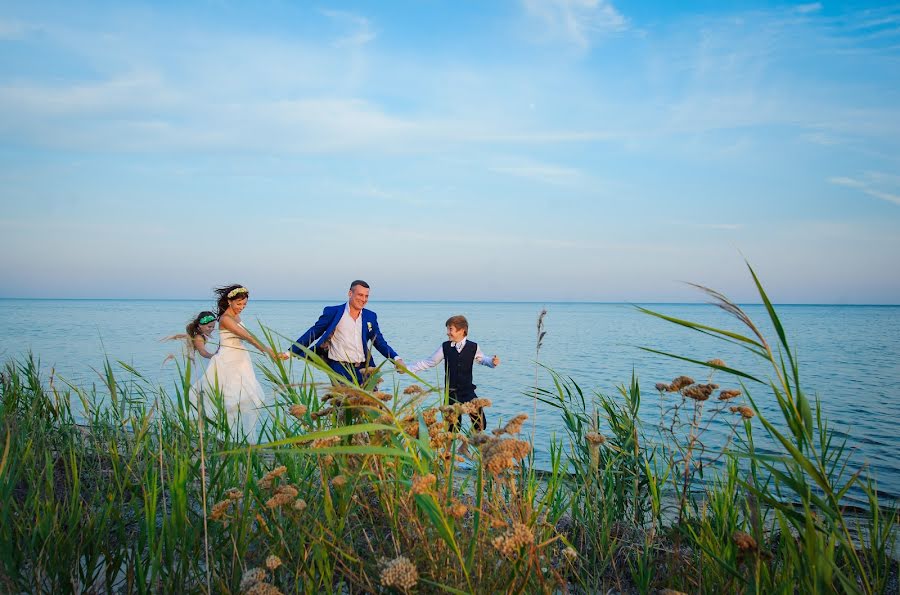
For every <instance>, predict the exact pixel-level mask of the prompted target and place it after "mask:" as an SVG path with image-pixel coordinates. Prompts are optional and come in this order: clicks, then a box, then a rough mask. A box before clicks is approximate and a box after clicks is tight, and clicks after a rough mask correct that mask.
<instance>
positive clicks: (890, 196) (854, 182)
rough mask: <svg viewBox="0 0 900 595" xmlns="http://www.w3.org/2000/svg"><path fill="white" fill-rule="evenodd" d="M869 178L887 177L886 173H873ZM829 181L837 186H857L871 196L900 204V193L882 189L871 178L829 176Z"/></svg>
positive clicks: (856, 187)
mask: <svg viewBox="0 0 900 595" xmlns="http://www.w3.org/2000/svg"><path fill="white" fill-rule="evenodd" d="M868 177H869V178H874V179H882V180H883V179H885V176H884V175H881V174H872V175H870V176H868ZM828 182H829V183H830V184H835V185H837V186H846V187H847V188H855V189H856V190H859V191H861V192H863V193H865V194H868V195H869V196H873V197H875V198H878V199H881V200H885V201H887V202H891V203H894V204H895V205H900V194H897V193H893V192H886V191H884V190H881V189H880V188H876V187H874V186H873V181H870V180H859V179H856V178H848V177H841V176H839V177H833V178H828Z"/></svg>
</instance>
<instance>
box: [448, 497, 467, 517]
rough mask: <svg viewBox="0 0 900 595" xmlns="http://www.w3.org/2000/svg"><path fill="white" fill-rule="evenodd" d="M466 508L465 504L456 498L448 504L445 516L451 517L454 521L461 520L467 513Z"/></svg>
mask: <svg viewBox="0 0 900 595" xmlns="http://www.w3.org/2000/svg"><path fill="white" fill-rule="evenodd" d="M468 510H469V509H468V508H467V507H466V505H465V504H463V503H462V502H460V501H459V500H457V499H456V498H454V499H453V501H452V502H451V503H450V506H448V507H447V514H448V515H450V516H451V517H453V518H454V519H457V520H459V519H461V518H463V517H464V516H466V512H468Z"/></svg>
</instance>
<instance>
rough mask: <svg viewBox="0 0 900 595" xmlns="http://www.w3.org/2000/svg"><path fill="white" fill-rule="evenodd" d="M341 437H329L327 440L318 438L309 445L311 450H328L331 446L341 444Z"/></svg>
mask: <svg viewBox="0 0 900 595" xmlns="http://www.w3.org/2000/svg"><path fill="white" fill-rule="evenodd" d="M340 442H341V437H340V436H328V437H327V438H316V439H315V440H313V441H312V442H310V443H309V447H310V448H328V447H329V446H335V445H337V444H340Z"/></svg>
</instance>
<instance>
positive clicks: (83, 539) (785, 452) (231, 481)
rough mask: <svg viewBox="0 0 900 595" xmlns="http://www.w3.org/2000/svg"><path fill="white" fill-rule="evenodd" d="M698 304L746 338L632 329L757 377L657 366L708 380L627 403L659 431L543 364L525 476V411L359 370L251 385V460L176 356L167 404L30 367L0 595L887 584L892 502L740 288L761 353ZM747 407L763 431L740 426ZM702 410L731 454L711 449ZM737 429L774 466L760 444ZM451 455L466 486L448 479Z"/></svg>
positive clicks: (293, 366)
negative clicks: (255, 414) (267, 390)
mask: <svg viewBox="0 0 900 595" xmlns="http://www.w3.org/2000/svg"><path fill="white" fill-rule="evenodd" d="M751 275H752V276H753V278H754V280H755V279H756V276H755V274H754V273H753V272H752V270H751ZM704 291H706V292H707V293H708V294H709V295H710V297H711V298H712V299H713V301H714V303H716V304H717V305H718V306H719V307H721V308H723V309H725V310H726V311H728V312H730V313H732V314H733V315H734V316H735V317H737V319H738V320H740V321H741V323H742V324H743V325H744V327H745V328H746V332H745V334H740V333H736V332H733V331H725V330H720V329H715V328H710V327H708V326H704V325H701V324H698V323H694V322H690V321H684V320H678V319H674V318H671V317H669V316H667V315H665V314H662V313H657V312H649V311H648V312H647V313H648V314H650V315H652V316H654V317H658V318H663V319H666V320H668V321H669V322H671V323H674V324H679V325H682V326H684V327H685V329H686V330H690V331H697V332H702V333H706V334H709V335H713V336H716V337H719V338H721V339H723V340H724V341H727V342H729V343H730V344H732V345H740V346H742V347H744V348H746V349H748V350H750V351H751V352H753V353H754V354H756V355H757V356H758V357H759V361H760V362H761V364H763V365H762V366H760V369H759V370H752V371H742V370H735V369H733V368H730V367H729V366H728V365H727V364H726V363H725V362H723V361H721V360H715V359H711V360H709V361H693V360H688V359H686V358H683V357H680V356H678V355H677V354H663V355H666V356H671V357H678V358H680V359H682V360H684V363H685V366H686V368H687V369H691V370H695V371H697V370H700V371H701V372H703V373H704V374H707V377H706V378H705V382H694V381H693V379H692V378H688V377H681V378H677V379H672V380H671V381H666V382H660V383H658V384H657V385H656V386H655V390H653V391H650V394H652V395H653V396H654V398H657V399H660V401H661V403H662V404H663V405H662V409H663V411H664V413H663V414H662V419H663V420H664V423H661V424H660V425H661V427H662V431H656V430H657V428H655V427H654V428H649V427H647V426H646V422H643V421H642V420H641V419H639V417H638V410H639V406H640V403H641V400H642V399H645V398H647V397H646V394H645V393H644V392H643V391H642V388H641V385H640V382H639V381H638V378H637V376H635V377H633V378H632V379H630V381H629V382H628V383H627V384H625V385H623V386H622V387H621V389H620V392H619V394H616V395H603V394H599V393H596V392H594V393H586V392H585V391H584V390H582V388H581V387H580V386H579V385H578V384H577V382H576V381H574V380H573V379H571V378H564V377H562V376H560V375H559V374H556V373H554V372H553V371H552V370H544V374H545V377H546V379H545V381H544V384H545V385H546V386H545V387H544V388H538V387H537V386H535V389H534V391H533V394H534V395H536V398H537V399H539V400H541V401H543V402H545V403H547V404H550V405H552V406H553V407H555V408H556V410H558V412H559V415H560V420H561V425H562V427H563V428H564V435H562V436H558V437H556V438H554V440H553V441H552V442H551V444H550V445H549V450H550V454H551V457H550V458H551V465H550V469H545V470H541V471H538V470H537V469H535V466H534V458H533V453H532V444H531V440H529V439H527V438H523V437H522V429H523V427H524V424H525V423H526V419H527V417H528V416H527V415H524V414H523V415H520V416H518V417H516V418H514V419H513V420H511V421H510V422H509V423H508V424H507V426H506V427H504V428H497V429H496V430H495V431H493V432H490V433H485V434H479V435H465V434H457V433H451V432H448V427H449V425H448V424H449V423H450V422H452V418H454V417H456V418H458V417H460V416H464V415H465V414H467V413H468V408H467V406H459V405H457V406H443V405H442V402H443V395H442V394H441V393H440V391H438V390H436V389H435V387H431V386H428V385H427V384H426V385H425V386H424V388H419V385H415V386H411V387H407V388H406V389H405V390H403V391H401V390H400V389H399V388H396V387H395V388H394V389H393V391H392V392H382V391H380V390H379V386H382V385H381V384H379V382H380V380H381V379H382V378H383V377H384V375H383V370H382V369H376V370H372V371H371V372H372V373H371V375H370V376H369V379H368V380H367V382H366V383H365V384H364V385H363V386H350V385H347V384H346V383H342V382H341V381H340V380H339V379H337V378H335V377H334V375H333V374H331V373H330V371H329V370H328V368H327V367H326V366H324V365H322V362H321V361H320V360H318V359H317V358H316V357H315V356H314V355H313V354H310V357H309V358H308V359H307V360H304V361H300V360H295V361H294V362H291V363H283V362H271V363H270V364H268V365H265V366H262V367H261V368H260V374H261V375H263V376H265V378H266V380H267V382H268V383H269V384H271V385H272V386H273V387H275V393H276V395H277V397H276V401H275V403H274V405H273V406H272V407H271V408H270V410H269V412H268V415H267V416H266V422H265V425H264V427H263V429H262V435H261V436H260V437H259V442H260V443H259V444H254V443H248V441H247V440H246V438H245V437H242V436H235V435H233V434H232V433H231V432H230V431H229V428H228V424H227V423H226V421H225V420H226V417H225V414H224V411H222V410H221V408H220V407H218V406H216V402H217V400H216V399H212V406H211V408H210V410H203V411H200V412H198V411H197V409H196V407H197V405H198V404H195V403H193V402H192V400H191V399H190V398H189V394H190V387H191V384H192V382H193V381H195V380H196V377H197V374H196V370H194V369H192V367H191V362H190V361H189V360H185V361H184V362H183V369H182V370H180V372H181V374H180V378H181V380H180V382H179V383H177V384H176V385H174V386H170V387H159V386H153V385H152V383H150V382H148V381H146V379H144V378H143V377H142V376H141V375H140V373H139V372H138V371H136V370H134V369H131V368H129V367H127V366H124V365H122V364H112V363H107V365H106V366H105V368H104V370H102V378H103V382H102V384H100V385H99V386H93V387H78V386H70V385H66V384H64V383H61V381H60V380H59V379H58V378H52V376H51V378H50V379H49V380H48V379H46V378H45V377H43V376H42V375H41V371H40V368H39V364H38V362H37V361H36V359H35V358H34V357H30V356H29V357H23V358H21V359H20V360H18V361H11V362H8V363H7V364H6V366H5V369H4V370H3V371H2V378H0V391H2V392H0V502H2V505H0V591H3V592H54V593H55V592H90V591H94V592H107V591H115V592H128V593H131V592H140V593H143V592H199V593H209V592H214V593H240V592H244V593H276V592H284V593H288V592H307V593H313V592H315V593H320V592H322V593H348V592H349V593H355V592H451V593H494V592H520V593H522V592H527V593H531V592H607V591H608V590H610V589H613V590H614V591H619V592H635V593H652V592H662V591H664V590H666V589H668V590H670V591H669V592H672V591H682V592H690V593H696V592H709V593H723V592H724V593H732V592H743V593H773V592H790V593H793V592H803V593H807V592H808V593H813V592H817V593H818V592H848V593H883V592H887V591H888V589H889V588H891V587H890V585H891V580H892V573H896V562H894V560H893V558H892V556H893V545H894V542H895V539H896V522H897V508H896V504H895V503H885V502H882V501H879V498H878V492H877V490H876V486H875V483H874V478H871V477H870V476H868V474H867V473H866V470H865V469H852V468H850V466H849V462H848V453H847V450H846V448H845V445H844V444H843V443H841V442H838V441H837V440H836V439H835V437H834V435H833V434H832V432H831V430H830V428H829V426H828V423H827V421H826V418H825V415H824V412H823V411H822V408H821V405H820V403H819V402H818V400H817V399H810V398H809V397H808V396H807V395H806V394H805V392H804V391H803V390H802V389H801V385H800V371H799V368H798V365H797V363H796V359H795V357H794V354H793V352H792V349H791V346H790V345H789V343H788V341H787V337H786V336H785V333H784V331H783V328H782V326H781V324H780V321H779V320H778V317H777V314H776V312H775V309H774V308H773V307H772V306H771V304H770V303H769V301H768V298H767V296H766V294H765V292H764V291H763V289H762V287H761V286H759V292H760V297H761V299H762V300H763V302H764V303H765V304H766V306H767V309H768V312H769V317H770V321H771V323H772V326H773V328H774V329H775V332H776V335H777V336H776V337H775V340H774V341H771V342H770V341H769V340H767V338H765V337H764V336H763V334H762V333H761V332H760V331H759V329H758V327H757V326H756V325H755V324H754V323H753V322H752V321H751V320H750V319H749V318H748V317H747V316H746V315H745V314H744V312H743V311H742V310H741V309H740V308H739V307H737V306H736V305H734V304H733V303H731V302H730V301H728V300H727V299H726V298H725V297H724V296H722V295H720V294H718V293H716V292H713V291H711V290H705V289H704ZM264 334H265V335H266V336H265V337H264V338H265V339H266V340H268V341H269V342H270V343H271V344H273V345H274V343H276V340H275V337H273V336H271V335H270V334H267V333H264ZM648 351H653V349H652V348H649V347H648ZM657 353H658V352H657ZM313 370H315V375H314V374H313ZM323 377H325V378H327V381H326V382H324V383H323V382H317V381H316V379H317V378H319V379H321V378H323ZM714 379H715V380H717V381H718V382H722V383H723V386H717V385H715V384H714V383H713V382H712V381H713V380H714ZM725 383H729V386H724V384H725ZM423 384H424V383H423ZM535 384H537V383H535ZM531 394H532V393H529V395H531ZM764 399H766V400H771V399H774V400H775V401H776V402H777V403H778V405H779V408H778V411H779V412H780V414H781V416H780V417H779V418H778V419H768V418H766V417H765V416H764V415H762V414H761V413H760V408H759V407H758V406H757V405H758V403H761V402H762V401H763V400H764ZM480 404H483V405H487V406H489V402H487V401H483V402H482V403H480ZM75 411H79V412H86V413H85V414H84V415H81V414H79V415H76V414H75ZM714 419H720V420H722V419H727V420H730V421H729V424H728V427H730V432H731V437H730V438H729V440H727V441H726V442H725V444H723V445H722V446H721V447H719V448H717V449H715V450H711V449H709V448H707V447H706V445H705V443H704V440H703V436H704V432H706V430H707V428H708V427H709V424H710V422H711V421H712V420H714ZM651 429H653V430H654V431H652V432H651V431H649V430H651ZM760 432H762V433H764V434H765V435H767V436H768V438H770V439H771V440H772V441H773V443H775V444H777V445H778V447H779V449H778V451H777V452H775V453H772V452H767V453H765V454H763V453H760V452H759V451H757V449H756V448H755V446H754V436H755V435H756V434H759V433H760ZM532 440H533V438H532ZM254 442H255V441H254ZM463 443H467V444H468V447H469V451H470V452H471V453H472V458H473V462H474V465H473V467H472V469H471V470H466V471H462V470H461V469H459V467H458V463H459V460H460V459H461V457H460V455H459V449H460V448H461V446H462V444H463ZM850 489H855V490H857V491H859V492H860V493H863V494H865V496H866V497H867V498H868V503H869V506H868V508H867V510H866V511H864V512H863V513H861V514H850V513H849V512H848V511H847V509H846V508H845V507H844V496H845V495H846V494H847V492H848V490H850ZM893 588H896V587H893Z"/></svg>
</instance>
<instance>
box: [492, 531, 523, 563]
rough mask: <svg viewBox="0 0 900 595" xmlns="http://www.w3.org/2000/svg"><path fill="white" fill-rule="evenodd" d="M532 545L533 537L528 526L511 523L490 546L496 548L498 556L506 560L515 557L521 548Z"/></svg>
mask: <svg viewBox="0 0 900 595" xmlns="http://www.w3.org/2000/svg"><path fill="white" fill-rule="evenodd" d="M532 543H534V535H533V534H532V533H531V529H529V528H528V525H525V524H523V523H513V526H512V527H511V528H510V529H509V531H507V532H506V533H504V534H503V535H501V536H499V537H495V538H494V539H493V540H492V541H491V544H492V545H493V546H494V547H495V548H497V551H499V552H500V555H502V556H504V557H506V558H512V557H513V556H515V555H516V554H517V553H518V552H519V550H521V549H522V547H523V546H526V545H530V544H532Z"/></svg>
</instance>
